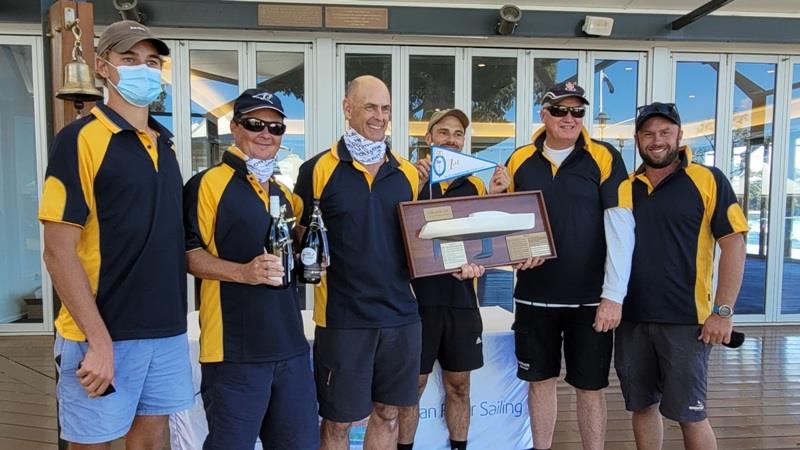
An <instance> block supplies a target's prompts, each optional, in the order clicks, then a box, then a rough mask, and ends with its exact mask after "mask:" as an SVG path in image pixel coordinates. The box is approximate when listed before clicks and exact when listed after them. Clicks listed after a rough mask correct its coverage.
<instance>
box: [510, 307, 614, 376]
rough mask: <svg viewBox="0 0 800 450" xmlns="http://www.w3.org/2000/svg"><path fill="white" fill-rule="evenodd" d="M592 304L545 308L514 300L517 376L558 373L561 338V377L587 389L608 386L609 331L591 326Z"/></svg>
mask: <svg viewBox="0 0 800 450" xmlns="http://www.w3.org/2000/svg"><path fill="white" fill-rule="evenodd" d="M596 311H597V307H596V306H580V307H577V308H570V307H559V308H548V307H539V306H529V305H524V304H520V303H517V305H516V311H515V314H514V344H515V353H516V355H517V364H518V367H517V377H518V378H520V379H522V380H525V381H544V380H547V379H550V378H555V377H557V376H558V375H559V374H560V373H561V342H562V337H563V342H564V361H565V362H566V365H567V375H566V376H565V377H564V381H566V382H567V383H569V384H570V385H572V386H574V387H576V388H578V389H584V390H587V391H596V390H599V389H603V388H605V387H607V386H608V374H609V371H610V369H611V351H612V349H613V347H614V337H613V333H612V332H610V331H609V332H606V333H598V332H596V331H594V328H592V324H593V323H594V317H595V313H596Z"/></svg>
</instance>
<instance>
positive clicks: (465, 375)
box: [442, 370, 470, 441]
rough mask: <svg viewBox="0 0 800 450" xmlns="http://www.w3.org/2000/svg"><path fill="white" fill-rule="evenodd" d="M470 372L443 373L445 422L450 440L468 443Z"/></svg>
mask: <svg viewBox="0 0 800 450" xmlns="http://www.w3.org/2000/svg"><path fill="white" fill-rule="evenodd" d="M469 374H470V373H469V372H449V371H447V370H443V371H442V381H443V382H444V392H445V420H446V422H447V430H448V431H449V432H450V440H453V441H466V440H467V434H468V433H469V418H470V404H469Z"/></svg>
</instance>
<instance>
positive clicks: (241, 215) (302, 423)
mask: <svg viewBox="0 0 800 450" xmlns="http://www.w3.org/2000/svg"><path fill="white" fill-rule="evenodd" d="M285 117H286V115H285V113H284V111H283V106H282V105H281V101H280V99H279V98H278V97H277V96H275V95H273V94H272V93H270V92H267V91H265V90H263V89H248V90H246V91H244V92H243V93H242V95H240V96H239V98H237V99H236V101H235V102H234V105H233V121H232V123H231V133H232V134H233V139H234V143H235V144H234V145H232V146H231V147H230V148H228V150H227V151H226V152H225V153H224V154H223V155H222V162H220V163H219V164H217V165H215V166H213V167H211V168H210V169H208V170H205V171H203V172H200V173H198V174H197V175H195V176H194V177H192V179H191V180H189V182H188V183H186V188H185V189H184V206H185V209H184V218H185V224H186V250H187V253H186V261H187V263H188V266H189V272H191V273H192V274H193V275H194V276H196V277H197V280H198V281H199V284H200V287H199V292H200V362H201V363H202V371H203V382H202V385H201V387H200V392H201V393H202V395H203V403H204V406H205V410H206V417H207V418H208V432H209V434H208V437H207V438H206V441H205V444H204V445H203V449H204V450H217V449H218V450H236V449H252V448H253V445H254V444H255V442H256V438H257V437H260V438H261V443H262V445H263V447H264V448H266V449H293V450H317V449H318V448H319V434H318V433H317V427H318V423H319V421H318V416H317V399H316V396H315V394H314V378H313V375H312V372H311V361H310V358H309V348H308V343H307V342H306V338H305V336H304V334H303V322H302V319H301V317H300V309H299V308H298V307H297V296H296V294H295V292H296V291H295V289H294V288H295V283H294V282H293V281H292V282H290V285H289V286H288V287H284V288H276V286H279V285H280V284H281V283H280V279H281V277H282V276H283V274H284V271H285V270H289V269H288V268H285V267H283V266H282V265H281V259H280V258H279V257H277V256H275V255H271V254H268V253H265V252H264V241H265V240H266V236H267V235H268V233H269V230H270V227H271V225H272V221H273V218H272V217H271V216H270V214H269V209H270V208H269V206H272V205H273V202H275V201H278V202H279V203H280V205H281V206H283V207H286V216H287V217H292V216H299V215H301V214H302V213H303V204H302V202H300V199H299V198H298V197H297V196H296V195H294V194H292V193H291V191H289V189H288V188H287V187H286V186H284V185H283V184H281V183H279V182H278V181H276V180H275V178H274V177H273V174H272V172H273V168H274V167H275V155H276V154H277V153H278V149H279V148H280V145H281V139H282V137H283V134H284V132H286V125H285V124H284V123H283V120H284V118H285ZM276 278H277V280H278V281H276ZM290 280H291V278H290Z"/></svg>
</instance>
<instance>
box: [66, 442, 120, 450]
mask: <svg viewBox="0 0 800 450" xmlns="http://www.w3.org/2000/svg"><path fill="white" fill-rule="evenodd" d="M67 448H68V449H69V450H111V442H104V443H102V444H73V443H72V442H70V443H69V445H67Z"/></svg>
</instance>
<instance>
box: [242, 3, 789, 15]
mask: <svg viewBox="0 0 800 450" xmlns="http://www.w3.org/2000/svg"><path fill="white" fill-rule="evenodd" d="M233 1H244V2H259V3H261V2H263V0H233ZM707 1H708V0H668V1H665V0H506V1H502V2H492V1H487V0H439V1H437V2H436V3H435V4H434V5H435V6H436V7H445V8H446V7H451V8H481V9H499V8H500V6H502V5H504V4H509V3H510V4H514V5H517V6H519V7H520V8H521V9H522V10H553V11H597V12H606V13H610V12H626V13H647V14H685V13H687V12H689V11H691V10H693V9H695V8H697V7H699V6H700V5H703V4H705V3H707ZM270 3H296V2H294V1H292V0H270ZM304 3H305V2H304ZM313 3H316V4H326V5H352V6H418V7H430V6H431V5H432V3H431V2H430V1H423V0H318V1H314V2H313ZM799 10H800V1H799V0H734V1H733V2H732V3H730V4H728V5H727V6H724V7H723V8H721V9H719V10H717V11H716V12H715V13H713V14H715V15H741V16H775V17H800V11H799Z"/></svg>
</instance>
